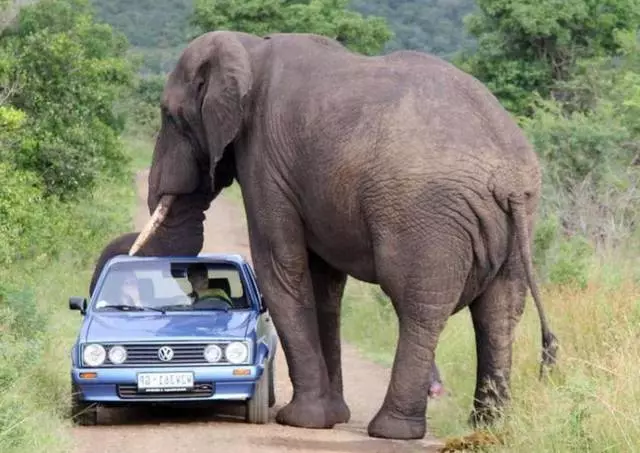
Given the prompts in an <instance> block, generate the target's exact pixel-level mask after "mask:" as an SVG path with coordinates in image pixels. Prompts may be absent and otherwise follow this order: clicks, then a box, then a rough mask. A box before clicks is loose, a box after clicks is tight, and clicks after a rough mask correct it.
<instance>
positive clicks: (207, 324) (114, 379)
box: [69, 254, 278, 425]
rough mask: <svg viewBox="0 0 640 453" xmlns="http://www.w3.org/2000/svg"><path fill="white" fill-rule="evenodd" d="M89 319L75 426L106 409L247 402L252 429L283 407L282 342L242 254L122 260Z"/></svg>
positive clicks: (75, 369) (80, 343)
mask: <svg viewBox="0 0 640 453" xmlns="http://www.w3.org/2000/svg"><path fill="white" fill-rule="evenodd" d="M69 308H70V309H71V310H79V311H80V313H81V314H82V315H83V320H82V323H81V326H80V332H79V333H78V337H77V339H76V341H75V343H74V345H73V348H72V350H71V386H72V391H71V395H72V396H71V398H72V401H71V402H72V416H73V418H74V421H75V423H77V424H81V425H94V424H96V423H97V420H98V409H99V407H100V406H129V405H132V404H149V403H176V402H180V403H184V402H205V403H206V402H212V401H220V400H226V401H242V402H244V404H245V405H246V421H247V422H248V423H267V421H268V414H269V407H272V406H273V405H274V404H275V388H274V357H275V353H276V348H277V344H278V337H277V333H276V330H275V328H274V326H273V322H272V321H271V319H270V317H269V313H268V310H267V309H266V307H265V306H264V303H263V300H262V296H261V293H260V291H259V288H258V285H257V282H256V278H255V274H254V272H253V269H252V268H251V266H250V265H249V263H247V262H246V261H245V260H244V259H243V257H241V256H239V255H226V254H225V255H221V254H201V255H199V256H197V257H188V258H184V257H130V256H117V257H114V258H112V259H111V260H110V261H109V262H107V263H106V265H105V266H104V268H103V270H102V272H101V275H100V276H99V278H98V281H97V282H96V286H95V290H94V292H93V295H92V297H91V298H90V299H89V300H87V299H86V298H83V297H71V298H70V299H69Z"/></svg>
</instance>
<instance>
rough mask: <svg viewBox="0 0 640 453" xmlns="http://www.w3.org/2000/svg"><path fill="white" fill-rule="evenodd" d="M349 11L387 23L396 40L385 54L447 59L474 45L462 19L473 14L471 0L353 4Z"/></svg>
mask: <svg viewBox="0 0 640 453" xmlns="http://www.w3.org/2000/svg"><path fill="white" fill-rule="evenodd" d="M351 8H352V9H354V10H355V11H358V12H359V13H361V14H363V15H375V16H381V17H384V18H386V19H387V21H388V23H389V27H390V28H391V30H392V31H393V32H394V35H395V36H394V37H393V38H392V39H391V40H389V41H388V42H387V44H386V46H385V49H384V50H385V52H391V51H394V50H401V49H411V50H422V51H425V52H429V53H433V54H436V55H440V56H442V57H445V58H449V57H451V56H453V55H454V54H455V53H456V52H458V51H460V50H462V49H473V47H474V45H475V40H474V39H473V38H472V37H471V36H470V35H469V34H468V33H467V31H466V30H465V29H464V24H463V18H464V17H465V16H466V15H468V14H470V13H472V12H474V11H475V10H476V4H475V1H474V0H423V1H416V0H405V1H402V0H352V1H351Z"/></svg>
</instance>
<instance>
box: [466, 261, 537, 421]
mask: <svg viewBox="0 0 640 453" xmlns="http://www.w3.org/2000/svg"><path fill="white" fill-rule="evenodd" d="M522 277H523V274H521V273H520V272H518V267H517V258H514V257H511V258H510V259H509V260H508V261H507V262H506V263H505V265H504V267H503V268H502V269H501V270H500V272H499V273H498V275H497V276H496V278H495V279H494V280H493V282H491V284H490V285H489V287H488V288H487V290H486V291H485V292H484V293H483V294H482V295H480V296H479V297H478V298H477V299H476V300H474V301H473V303H472V304H471V305H470V306H469V309H470V311H471V319H472V321H473V327H474V330H475V337H476V354H477V370H476V390H475V396H474V408H473V411H472V413H471V416H470V419H469V422H470V423H471V424H472V425H473V426H478V425H481V424H487V423H491V422H493V421H494V420H495V419H497V418H498V417H500V415H501V412H502V410H503V408H504V406H505V405H506V404H507V403H508V402H509V400H510V381H511V364H512V348H513V341H514V332H515V327H516V325H517V323H518V322H519V320H520V318H521V317H522V313H523V311H524V304H525V297H526V289H527V287H526V282H525V281H524V279H523V278H522Z"/></svg>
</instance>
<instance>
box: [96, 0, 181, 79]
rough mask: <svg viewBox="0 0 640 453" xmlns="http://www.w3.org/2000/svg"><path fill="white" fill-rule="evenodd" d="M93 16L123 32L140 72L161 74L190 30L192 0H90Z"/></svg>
mask: <svg viewBox="0 0 640 453" xmlns="http://www.w3.org/2000/svg"><path fill="white" fill-rule="evenodd" d="M91 3H92V4H93V5H94V8H95V11H96V17H97V18H99V19H100V20H101V21H103V22H106V23H108V24H110V25H111V26H113V27H114V28H115V29H117V30H119V31H121V32H122V33H124V34H125V35H126V37H127V39H128V40H129V42H130V43H131V45H132V46H133V48H132V49H131V50H130V54H131V55H132V56H135V57H139V58H140V59H141V67H140V71H141V73H142V74H145V75H147V74H163V73H167V72H169V71H170V70H171V69H172V67H173V65H175V63H176V61H177V59H178V56H179V54H180V52H181V51H182V49H183V48H184V46H185V44H186V42H187V40H188V37H189V35H190V32H191V27H190V25H189V17H190V16H191V14H192V12H193V0H138V1H135V2H133V1H129V0H91Z"/></svg>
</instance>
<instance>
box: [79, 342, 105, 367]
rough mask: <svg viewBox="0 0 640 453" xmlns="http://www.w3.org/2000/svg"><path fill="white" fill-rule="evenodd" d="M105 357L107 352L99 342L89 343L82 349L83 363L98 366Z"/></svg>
mask: <svg viewBox="0 0 640 453" xmlns="http://www.w3.org/2000/svg"><path fill="white" fill-rule="evenodd" d="M106 358H107V353H106V352H105V350H104V348H103V347H102V346H101V345H99V344H89V345H87V346H85V347H84V351H82V359H83V361H84V363H85V365H89V366H100V365H102V364H103V363H104V360H105V359H106Z"/></svg>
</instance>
